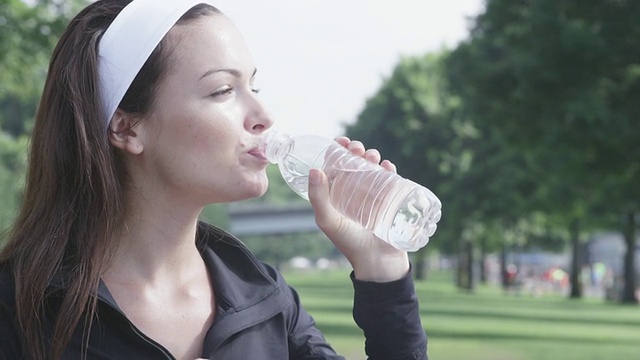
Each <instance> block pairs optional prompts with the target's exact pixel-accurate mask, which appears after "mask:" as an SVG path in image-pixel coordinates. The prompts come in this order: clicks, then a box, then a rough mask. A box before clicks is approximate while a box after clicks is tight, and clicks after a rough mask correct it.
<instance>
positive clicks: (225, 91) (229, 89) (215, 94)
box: [211, 87, 233, 97]
mask: <svg viewBox="0 0 640 360" xmlns="http://www.w3.org/2000/svg"><path fill="white" fill-rule="evenodd" d="M232 91H233V88H232V87H225V88H224V89H220V90H217V91H214V92H213V93H211V97H218V96H223V95H227V94H230V93H231V92H232Z"/></svg>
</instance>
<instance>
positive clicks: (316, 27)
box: [215, 0, 483, 137]
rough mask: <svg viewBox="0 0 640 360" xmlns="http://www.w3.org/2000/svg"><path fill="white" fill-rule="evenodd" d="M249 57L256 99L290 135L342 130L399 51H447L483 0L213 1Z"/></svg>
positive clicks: (464, 34) (461, 36)
mask: <svg viewBox="0 0 640 360" xmlns="http://www.w3.org/2000/svg"><path fill="white" fill-rule="evenodd" d="M215 3H216V4H217V6H218V7H219V8H220V10H221V11H222V12H224V13H225V14H226V15H227V16H228V17H229V18H230V19H231V20H232V21H233V22H234V23H235V24H236V25H237V26H238V28H239V29H240V31H241V32H242V33H243V34H244V37H245V39H246V41H247V43H248V45H249V48H250V50H251V52H252V54H253V57H254V60H255V63H256V66H257V68H258V76H257V78H256V80H257V81H256V85H257V86H258V87H259V88H260V89H261V90H262V92H261V94H260V96H261V97H262V99H263V100H264V102H265V104H266V105H267V107H268V108H269V110H270V112H271V114H272V116H273V117H274V119H275V120H276V125H275V128H277V129H279V130H280V131H281V132H284V133H289V134H293V135H295V134H303V133H316V134H322V135H326V136H330V137H335V136H338V135H341V134H342V131H343V127H342V125H341V124H343V123H352V122H353V121H354V120H355V118H356V117H357V115H358V113H359V112H360V111H361V110H362V108H363V106H364V103H365V101H366V99H367V98H368V97H370V96H372V95H373V94H375V93H376V91H377V89H378V88H379V86H380V84H381V82H382V79H383V78H385V77H388V76H389V75H390V74H391V71H392V70H393V68H394V66H395V65H396V64H397V62H398V60H399V59H400V57H401V56H404V55H421V54H424V53H427V52H435V51H439V50H440V49H442V48H443V47H448V48H452V47H454V46H455V44H456V43H457V42H458V41H460V40H461V39H464V38H466V37H467V35H468V28H469V25H470V22H469V18H470V17H472V16H475V15H477V14H478V13H479V12H480V11H481V10H482V7H483V1H482V0H268V1H265V0H218V1H216V2H215Z"/></svg>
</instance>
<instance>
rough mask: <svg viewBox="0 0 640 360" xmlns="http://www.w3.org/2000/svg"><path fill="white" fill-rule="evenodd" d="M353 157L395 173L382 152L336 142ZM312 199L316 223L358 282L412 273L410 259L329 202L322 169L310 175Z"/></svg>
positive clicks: (341, 140) (351, 143) (357, 143)
mask: <svg viewBox="0 0 640 360" xmlns="http://www.w3.org/2000/svg"><path fill="white" fill-rule="evenodd" d="M336 141H337V142H338V143H340V144H341V145H343V146H345V147H346V148H348V149H349V150H350V151H351V152H352V153H353V154H355V155H357V156H362V157H364V158H365V159H367V160H368V161H371V162H374V163H376V164H378V163H379V164H380V165H381V166H382V167H383V168H385V169H387V170H389V171H393V172H396V167H395V165H393V164H392V163H391V162H390V161H388V160H384V161H382V162H380V153H379V152H378V151H377V150H375V149H369V150H366V151H365V148H364V146H363V145H362V143H361V142H359V141H350V140H349V139H348V138H346V137H339V138H337V139H336ZM309 200H310V201H311V205H312V206H313V208H314V210H315V216H316V223H317V224H318V227H319V228H320V230H322V231H323V232H324V233H325V234H326V235H327V237H328V238H329V239H330V240H331V241H332V242H333V243H334V244H335V246H336V247H337V248H338V250H340V251H341V252H342V253H343V254H344V255H345V256H346V258H347V260H348V261H349V262H350V263H351V266H352V267H353V271H354V274H355V277H356V279H358V280H362V281H376V282H388V281H393V280H397V279H400V278H402V277H404V276H405V275H406V274H407V273H408V272H409V257H408V255H407V253H406V252H405V251H402V250H398V249H396V248H394V247H393V246H391V245H389V244H387V243H386V242H384V241H382V240H380V239H379V238H377V237H376V236H375V235H373V233H372V232H370V231H369V230H367V229H365V228H363V227H362V226H361V225H360V224H358V223H356V222H354V221H352V220H350V219H348V218H346V217H345V216H343V215H341V214H340V213H339V212H338V211H337V210H336V209H335V208H334V207H333V206H332V205H331V202H330V200H329V182H328V179H327V176H326V174H325V173H324V172H322V170H320V169H312V170H311V172H310V173H309Z"/></svg>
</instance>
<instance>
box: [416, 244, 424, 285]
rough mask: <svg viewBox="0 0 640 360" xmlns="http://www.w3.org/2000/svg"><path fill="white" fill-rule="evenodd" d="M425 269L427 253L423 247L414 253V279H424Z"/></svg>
mask: <svg viewBox="0 0 640 360" xmlns="http://www.w3.org/2000/svg"><path fill="white" fill-rule="evenodd" d="M426 271H427V254H426V251H425V249H424V248H422V249H421V250H420V251H418V252H417V253H416V260H415V268H414V269H413V274H414V276H415V279H416V281H422V280H425V279H426V278H427V277H426Z"/></svg>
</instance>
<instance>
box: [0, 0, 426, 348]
mask: <svg viewBox="0 0 640 360" xmlns="http://www.w3.org/2000/svg"><path fill="white" fill-rule="evenodd" d="M114 19H115V20H114ZM255 76H256V68H255V65H254V64H253V61H252V59H251V56H250V54H249V51H248V49H247V48H246V45H245V43H244V41H243V39H242V37H241V35H240V33H239V32H238V30H237V29H236V28H235V27H234V26H233V24H232V23H231V22H230V21H229V20H228V19H227V18H226V17H225V16H224V15H222V14H221V13H220V12H219V11H218V10H217V9H215V8H214V7H213V6H211V5H209V4H204V2H203V1H193V0H181V1H175V0H134V1H133V2H131V1H130V0H101V1H97V2H94V3H92V4H91V5H89V6H88V7H87V8H86V9H84V10H83V11H82V12H81V13H80V14H78V15H77V16H76V17H75V18H74V19H73V20H72V21H71V23H70V24H69V26H68V28H67V30H66V31H65V33H64V34H63V35H62V37H61V39H60V41H59V43H58V45H57V47H56V49H55V50H54V53H53V56H52V59H51V64H50V69H49V73H48V77H47V80H46V84H45V89H44V93H43V95H42V100H41V103H40V106H39V109H38V113H37V114H36V124H35V126H34V130H33V137H32V144H31V152H30V165H29V171H28V176H27V185H26V191H25V200H24V205H23V207H22V209H21V212H20V214H19V216H18V219H17V221H16V223H15V225H14V227H13V229H12V232H11V234H10V239H9V242H8V244H7V246H6V247H5V248H4V250H3V252H2V253H1V255H0V358H6V359H21V358H24V359H61V358H62V359H77V358H88V359H163V358H168V359H174V358H175V359H195V358H201V357H203V358H211V359H214V358H216V359H337V358H340V357H339V356H337V355H336V354H335V352H334V350H333V349H332V348H331V347H330V346H329V345H328V344H327V343H326V341H325V340H324V338H323V337H322V335H321V333H320V332H319V331H318V329H317V328H316V327H315V324H314V321H313V319H312V318H311V317H310V316H309V314H307V312H306V311H305V310H304V309H303V308H302V306H301V304H300V302H299V299H298V297H297V295H296V293H295V291H294V290H293V289H291V288H289V287H288V286H287V284H286V283H285V282H284V280H283V278H282V277H281V275H280V274H278V273H277V272H276V271H275V270H274V269H272V268H271V267H269V266H268V265H265V264H262V263H260V262H259V261H258V260H256V258H255V257H254V256H253V255H252V254H251V253H250V252H249V251H248V250H247V249H246V248H245V247H244V246H243V245H242V243H241V242H239V241H238V240H237V239H235V238H234V237H233V236H232V235H230V234H227V233H225V232H223V231H222V230H219V229H217V228H215V227H214V226H212V225H209V224H205V223H201V222H199V221H198V216H199V214H200V212H201V211H202V209H203V207H204V206H205V205H207V204H210V203H223V202H230V201H238V200H242V199H248V198H253V197H258V196H261V195H262V194H264V192H265V191H266V189H267V185H268V184H267V177H266V172H265V168H266V166H267V161H266V160H265V157H264V153H263V152H262V150H261V149H260V147H259V146H258V144H259V139H260V136H261V135H262V134H263V132H265V131H266V130H267V129H269V128H270V127H271V125H272V124H273V120H272V119H271V118H270V117H269V115H268V113H267V111H266V109H265V108H264V106H263V105H262V104H261V102H260V100H259V99H258V97H257V95H256V93H257V92H258V91H257V89H255V88H254V87H253V81H254V78H255ZM339 142H340V143H341V144H342V145H344V146H346V147H348V148H349V149H351V151H353V152H354V153H355V154H358V155H360V156H364V157H365V158H367V159H368V160H370V161H373V162H379V161H380V155H379V154H378V153H377V151H375V150H366V151H365V149H364V147H363V146H362V144H361V143H359V142H357V141H349V139H346V138H340V139H339ZM381 164H382V165H383V166H384V167H386V168H387V169H388V170H390V171H395V169H394V166H393V164H391V163H389V162H388V161H383V162H382V163H381ZM309 197H310V200H311V204H312V206H313V208H314V210H315V214H316V221H317V223H318V226H319V227H320V228H321V229H322V231H323V232H324V233H325V234H326V235H327V237H329V239H331V241H333V242H334V244H335V245H336V246H337V248H338V249H339V250H340V251H342V253H343V254H344V255H345V256H346V258H347V259H348V260H349V261H350V263H351V264H352V266H353V273H352V279H353V283H354V288H355V300H354V318H355V320H356V322H357V323H358V325H359V326H360V327H361V328H362V329H363V331H364V333H365V336H366V351H367V353H368V355H369V356H370V357H371V358H375V359H389V358H393V359H425V358H426V336H425V334H424V331H423V330H422V326H421V323H420V318H419V313H418V303H417V300H416V296H415V292H414V288H413V283H412V280H411V276H410V265H409V261H408V256H407V254H406V253H405V252H402V251H398V250H396V249H393V248H391V247H390V246H388V245H386V244H385V243H383V242H382V241H379V240H378V239H376V238H375V237H374V236H373V235H372V234H371V233H369V232H368V231H366V230H363V229H362V228H361V227H359V226H357V225H355V224H354V223H352V222H350V221H348V220H346V219H344V218H343V217H342V216H340V215H339V214H338V213H337V212H336V211H335V209H334V208H333V207H332V206H331V204H330V203H329V201H328V198H329V197H328V183H327V178H326V175H325V174H324V173H323V172H322V171H320V170H317V169H316V170H313V171H312V173H311V174H310V185H309Z"/></svg>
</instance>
